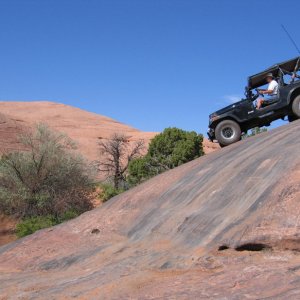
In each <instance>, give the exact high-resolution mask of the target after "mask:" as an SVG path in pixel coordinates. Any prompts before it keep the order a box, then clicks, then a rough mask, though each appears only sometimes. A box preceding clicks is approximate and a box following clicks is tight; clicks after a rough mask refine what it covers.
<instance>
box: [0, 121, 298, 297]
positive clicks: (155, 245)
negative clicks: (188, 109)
mask: <svg viewBox="0 0 300 300" xmlns="http://www.w3.org/2000/svg"><path fill="white" fill-rule="evenodd" d="M299 148H300V120H299V121H296V122H294V123H292V124H289V125H286V126H282V127H280V128H277V129H275V130H272V131H270V132H268V133H263V134H261V135H258V136H255V137H252V138H249V139H246V140H244V141H241V142H239V143H236V144H234V145H231V146H229V147H226V148H224V149H221V150H219V151H216V152H214V153H211V154H209V155H206V156H204V157H201V158H199V159H197V160H194V161H192V162H190V163H188V164H185V165H182V166H180V167H179V168H176V169H174V170H171V171H169V172H166V173H164V174H161V175H159V176H157V177H154V178H152V179H151V180H149V181H147V182H145V183H144V184H142V185H140V186H138V187H136V188H134V189H132V190H130V191H128V192H126V193H124V194H121V195H119V196H117V197H115V198H113V199H111V200H110V201H108V202H106V203H105V204H104V205H103V206H101V207H99V208H97V209H95V210H93V211H90V212H87V213H85V214H83V215H81V216H80V217H78V218H76V219H74V220H72V221H69V222H67V223H64V224H61V225H59V226H56V227H54V228H50V229H45V230H42V231H39V232H37V233H35V234H33V235H32V236H29V237H27V238H24V239H21V240H18V241H16V242H14V243H12V244H8V245H6V246H4V247H1V248H0V282H1V285H0V295H2V297H3V298H4V299H19V298H20V299H21V298H22V299H33V298H39V299H71V298H77V299H300V287H299V282H300V256H299V253H300V225H299V224H300V223H299V222H300V221H299V220H300V219H299V215H300V207H299V202H300V155H299Z"/></svg>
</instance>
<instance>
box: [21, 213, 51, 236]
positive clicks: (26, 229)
mask: <svg viewBox="0 0 300 300" xmlns="http://www.w3.org/2000/svg"><path fill="white" fill-rule="evenodd" d="M53 225H56V222H55V218H54V217H53V216H37V217H30V218H26V219H24V220H22V221H21V222H20V223H18V224H17V226H16V234H17V236H18V237H19V238H21V237H24V236H26V235H29V234H32V233H34V232H35V231H37V230H40V229H43V228H47V227H50V226H53Z"/></svg>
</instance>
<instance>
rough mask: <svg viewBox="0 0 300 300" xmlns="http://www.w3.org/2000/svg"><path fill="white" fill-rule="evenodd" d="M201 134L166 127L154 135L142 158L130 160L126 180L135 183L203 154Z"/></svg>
mask: <svg viewBox="0 0 300 300" xmlns="http://www.w3.org/2000/svg"><path fill="white" fill-rule="evenodd" d="M202 142H203V136H202V135H199V134H197V133H196V132H194V131H184V130H182V129H178V128H167V129H165V130H164V131H163V132H162V133H161V134H159V135H157V136H156V137H154V139H153V140H152V141H151V143H150V145H149V149H148V153H147V155H146V156H144V157H143V158H138V159H135V160H133V161H132V162H130V164H129V175H128V182H129V183H130V184H131V185H136V184H138V183H140V182H143V181H145V180H146V179H148V178H150V177H153V176H155V175H157V174H160V173H162V172H164V171H167V170H170V169H173V168H175V167H177V166H179V165H181V164H184V163H186V162H188V161H191V160H193V159H195V158H197V157H200V156H202V155H204V152H203V147H202Z"/></svg>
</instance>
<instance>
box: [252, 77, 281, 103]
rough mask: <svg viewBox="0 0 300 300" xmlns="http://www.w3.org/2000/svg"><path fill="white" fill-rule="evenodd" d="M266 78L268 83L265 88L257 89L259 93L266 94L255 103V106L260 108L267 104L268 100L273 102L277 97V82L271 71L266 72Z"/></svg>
mask: <svg viewBox="0 0 300 300" xmlns="http://www.w3.org/2000/svg"><path fill="white" fill-rule="evenodd" d="M266 80H267V82H268V83H269V85H268V88H267V89H266V90H258V92H259V93H260V94H261V95H267V97H265V98H259V99H258V100H257V103H256V108H257V109H260V108H261V107H262V105H263V104H267V103H268V102H273V101H275V100H276V99H277V98H278V83H277V81H276V80H275V79H274V77H273V74H272V73H268V74H267V76H266Z"/></svg>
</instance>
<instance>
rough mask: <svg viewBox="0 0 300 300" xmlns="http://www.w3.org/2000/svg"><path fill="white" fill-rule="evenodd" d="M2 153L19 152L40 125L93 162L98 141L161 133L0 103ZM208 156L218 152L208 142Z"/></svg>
mask: <svg viewBox="0 0 300 300" xmlns="http://www.w3.org/2000/svg"><path fill="white" fill-rule="evenodd" d="M0 112H1V114H0V149H1V147H2V148H3V149H9V150H11V149H18V144H17V139H16V136H17V134H18V133H20V132H21V131H22V130H26V129H27V128H30V127H32V126H33V125H34V124H36V123H39V122H44V123H47V124H48V125H49V126H50V127H51V128H53V129H56V130H58V131H61V132H65V133H66V134H68V135H69V136H70V137H71V138H72V139H73V140H75V141H76V142H77V144H78V149H79V151H80V152H81V153H82V154H83V155H84V156H86V157H87V158H88V159H90V160H97V159H99V153H98V151H99V149H98V144H97V143H98V141H99V140H100V139H108V138H109V137H110V136H111V135H112V134H113V133H116V132H119V133H124V134H126V135H127V136H128V137H129V140H130V141H136V140H139V139H143V140H145V142H146V144H148V142H149V141H150V139H151V138H153V137H154V136H155V135H156V134H157V133H155V132H143V131H140V130H137V129H135V128H133V127H131V126H128V125H125V124H122V123H120V122H118V121H115V120H113V119H111V118H108V117H105V116H101V115H98V114H95V113H91V112H87V111H84V110H82V109H79V108H75V107H72V106H68V105H64V104H59V103H54V102H43V101H40V102H38V101H35V102H3V101H2V102H0ZM204 148H205V151H206V152H207V153H209V152H212V151H214V150H215V149H218V146H217V144H213V143H210V142H208V141H207V140H205V142H204Z"/></svg>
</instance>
